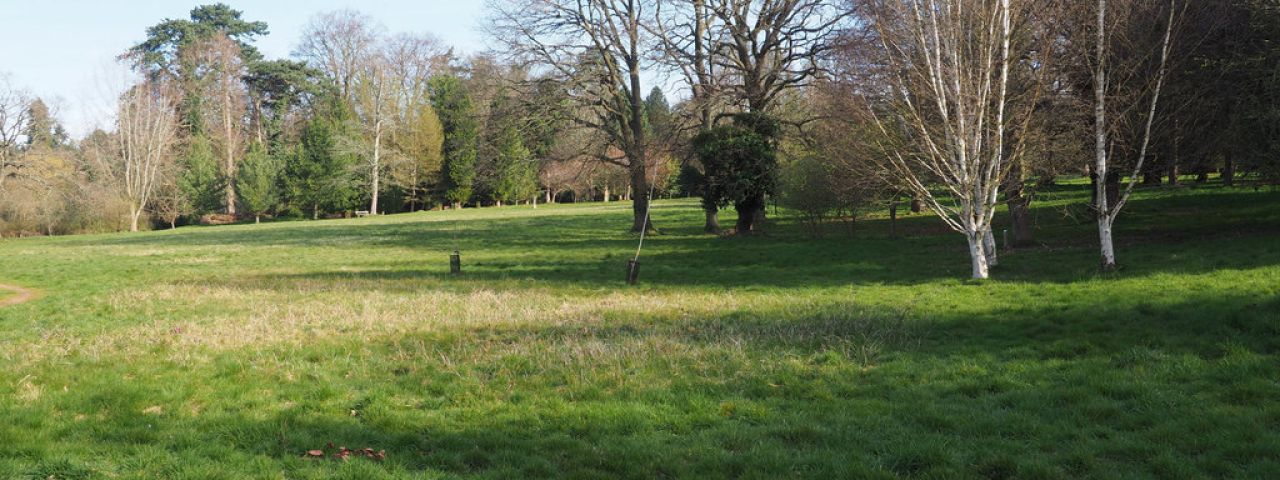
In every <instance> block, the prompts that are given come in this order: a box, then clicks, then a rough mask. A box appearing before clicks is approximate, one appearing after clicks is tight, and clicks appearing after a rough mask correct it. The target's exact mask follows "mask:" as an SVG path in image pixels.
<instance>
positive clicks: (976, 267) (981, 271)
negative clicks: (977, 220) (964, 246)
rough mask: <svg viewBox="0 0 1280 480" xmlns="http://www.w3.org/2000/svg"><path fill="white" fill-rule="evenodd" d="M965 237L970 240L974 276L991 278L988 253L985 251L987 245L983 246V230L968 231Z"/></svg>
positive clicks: (976, 277)
mask: <svg viewBox="0 0 1280 480" xmlns="http://www.w3.org/2000/svg"><path fill="white" fill-rule="evenodd" d="M965 238H966V239H967V240H968V241H969V259H970V261H971V263H972V265H973V278H975V279H986V278H989V277H990V276H991V273H990V269H989V268H988V265H987V253H986V251H984V250H985V247H984V246H983V243H984V241H983V232H977V231H971V232H966V233H965Z"/></svg>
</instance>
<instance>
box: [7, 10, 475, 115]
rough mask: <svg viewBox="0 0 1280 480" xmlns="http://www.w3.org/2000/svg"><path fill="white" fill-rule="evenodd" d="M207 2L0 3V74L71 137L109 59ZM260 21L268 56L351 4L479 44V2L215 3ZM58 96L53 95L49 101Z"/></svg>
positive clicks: (393, 24)
mask: <svg viewBox="0 0 1280 480" xmlns="http://www.w3.org/2000/svg"><path fill="white" fill-rule="evenodd" d="M204 3H215V0H209V1H185V0H183V1H173V0H167V1H161V0H0V26H2V27H0V73H7V74H9V75H11V76H12V80H13V83H15V84H17V85H18V86H20V87H24V88H27V89H28V90H30V91H31V92H32V93H34V94H36V95H38V96H40V97H44V98H48V99H51V103H53V104H54V105H55V107H56V108H57V109H58V114H59V117H60V118H61V119H62V120H63V123H65V124H66V125H67V127H68V128H69V129H71V131H72V132H73V134H75V135H77V136H79V135H82V134H84V133H86V132H85V130H87V129H89V128H91V127H92V126H93V125H92V124H93V120H94V119H93V118H92V117H93V116H94V115H93V114H91V113H90V112H88V111H86V110H87V107H86V104H87V103H90V102H91V100H93V98H92V97H93V96H95V95H98V94H99V89H98V88H97V87H96V86H95V82H96V81H97V80H98V78H99V77H101V75H102V73H101V72H103V71H104V70H105V69H107V68H109V66H110V64H111V61H112V59H113V58H114V57H115V56H116V55H118V54H120V53H121V52H123V51H124V50H126V49H128V48H129V47H130V46H132V45H133V44H135V43H137V42H139V41H141V40H142V38H143V36H144V34H145V32H146V28H147V27H149V26H151V25H154V24H156V23H159V22H160V21H161V20H162V19H165V18H187V16H188V13H189V12H190V11H191V9H192V8H193V7H195V6H197V5H200V4H204ZM222 3H226V4H228V5H231V6H232V8H235V9H237V10H241V11H243V12H244V16H245V18H246V19H249V20H261V21H265V22H267V24H268V25H269V26H270V27H271V34H270V35H268V36H267V37H265V38H262V39H259V40H258V42H257V45H258V48H259V49H260V50H262V52H263V53H264V54H265V55H266V56H267V57H269V58H281V57H287V56H288V55H289V53H290V52H291V51H292V50H293V47H294V45H296V44H297V42H298V37H299V35H300V34H301V33H300V32H301V31H302V27H303V26H304V25H305V24H306V23H307V21H308V20H309V19H310V18H311V17H312V15H314V14H316V13H318V12H325V11H332V10H338V9H342V8H352V9H355V10H359V11H361V12H363V13H365V14H368V15H369V16H371V17H373V18H374V19H375V20H377V21H379V22H381V23H382V24H383V25H385V26H386V27H387V30H388V31H390V32H429V33H432V34H434V35H435V36H437V37H439V38H440V39H442V40H444V41H445V42H446V43H448V44H450V45H453V46H455V47H457V49H458V51H459V52H460V53H471V52H478V51H482V50H484V49H485V41H484V36H483V34H482V33H480V30H479V27H480V25H481V23H482V20H483V17H484V2H483V1H481V0H364V1H354V0H222ZM53 99H60V100H53Z"/></svg>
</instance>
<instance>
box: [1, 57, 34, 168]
mask: <svg viewBox="0 0 1280 480" xmlns="http://www.w3.org/2000/svg"><path fill="white" fill-rule="evenodd" d="M30 105H31V95H29V94H28V93H27V92H26V91H24V90H21V89H19V88H17V87H15V86H13V85H12V84H11V83H10V80H9V77H8V76H7V75H3V74H0V188H3V187H4V182H5V180H6V179H9V178H11V177H16V176H18V175H21V174H22V173H23V170H24V169H26V168H27V164H26V162H25V160H24V159H23V158H22V156H21V155H20V153H21V152H19V146H20V142H21V141H22V136H23V135H24V134H25V133H26V131H27V123H28V122H29V120H30V109H29V108H28V107H29V106H30Z"/></svg>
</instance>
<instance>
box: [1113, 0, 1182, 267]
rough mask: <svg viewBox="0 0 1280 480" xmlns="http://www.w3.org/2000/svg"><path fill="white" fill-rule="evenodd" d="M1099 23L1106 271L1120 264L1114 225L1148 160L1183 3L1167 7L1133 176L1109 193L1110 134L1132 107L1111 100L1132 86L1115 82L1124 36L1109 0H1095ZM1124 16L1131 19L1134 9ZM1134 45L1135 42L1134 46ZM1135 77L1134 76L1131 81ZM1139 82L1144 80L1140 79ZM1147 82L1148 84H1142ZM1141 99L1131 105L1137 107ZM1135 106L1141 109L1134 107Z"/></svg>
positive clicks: (1174, 2)
mask: <svg viewBox="0 0 1280 480" xmlns="http://www.w3.org/2000/svg"><path fill="white" fill-rule="evenodd" d="M1118 3H1119V6H1120V7H1121V8H1132V5H1131V3H1130V2H1118ZM1096 8H1097V11H1096V12H1095V13H1096V15H1097V23H1096V24H1095V25H1094V28H1095V29H1096V31H1095V32H1094V35H1095V42H1096V43H1095V45H1094V57H1093V62H1094V64H1093V69H1092V70H1093V72H1092V75H1093V79H1092V81H1093V94H1094V98H1093V100H1094V105H1093V114H1094V166H1093V174H1094V176H1095V178H1096V179H1097V181H1096V182H1094V183H1095V184H1096V187H1095V188H1096V189H1097V190H1096V192H1095V193H1096V195H1097V200H1096V202H1095V203H1096V205H1095V207H1096V210H1097V216H1098V218H1097V220H1098V238H1099V245H1100V247H1101V250H1102V269H1103V270H1104V271H1110V270H1114V269H1115V268H1116V249H1115V241H1114V238H1113V227H1114V225H1115V222H1116V218H1117V217H1119V216H1120V211H1121V209H1123V208H1124V206H1125V204H1126V203H1128V202H1129V197H1130V196H1131V195H1132V194H1133V188H1134V186H1136V185H1137V184H1138V178H1139V175H1140V174H1141V173H1142V167H1143V164H1144V163H1145V162H1146V159H1147V158H1146V157H1147V147H1148V146H1149V145H1150V143H1151V132H1152V129H1153V127H1154V125H1155V119H1156V114H1157V112H1158V108H1159V105H1160V94H1161V91H1162V90H1163V89H1164V85H1165V81H1166V79H1167V78H1168V75H1169V52H1170V49H1171V48H1172V44H1173V40H1174V30H1175V25H1176V23H1177V21H1178V15H1179V8H1178V5H1177V0H1169V11H1168V17H1167V19H1166V23H1165V25H1164V28H1163V31H1164V35H1163V37H1162V39H1161V41H1160V45H1159V49H1158V50H1156V52H1158V53H1157V54H1158V55H1159V59H1158V60H1157V62H1156V73H1155V78H1154V82H1152V83H1150V92H1149V93H1148V94H1147V96H1149V97H1150V98H1149V103H1147V104H1146V105H1145V107H1146V108H1145V109H1142V112H1143V113H1145V114H1146V118H1145V119H1144V120H1143V122H1144V123H1143V129H1142V134H1141V138H1140V139H1138V148H1137V158H1136V159H1135V161H1134V162H1133V164H1134V165H1133V171H1132V172H1130V175H1129V181H1128V183H1127V184H1126V185H1125V187H1124V190H1123V191H1122V192H1118V193H1119V195H1118V196H1116V195H1115V194H1116V193H1117V192H1110V191H1108V189H1109V188H1110V187H1109V186H1108V183H1109V182H1108V181H1107V178H1108V175H1110V174H1111V167H1112V163H1113V162H1112V158H1110V157H1111V152H1112V151H1113V150H1114V148H1113V146H1114V145H1113V142H1112V139H1111V138H1110V135H1111V132H1112V131H1114V130H1115V129H1116V128H1117V126H1119V125H1120V124H1122V123H1123V122H1124V121H1125V120H1126V119H1125V118H1124V116H1125V112H1127V111H1129V110H1130V109H1124V110H1120V111H1119V112H1116V111H1115V110H1116V109H1115V107H1114V106H1112V105H1110V103H1111V102H1110V99H1111V98H1113V97H1115V96H1117V93H1118V91H1122V90H1132V89H1134V86H1133V85H1125V84H1124V83H1126V82H1124V81H1123V80H1122V81H1114V79H1113V77H1114V76H1115V75H1113V72H1112V70H1111V69H1112V65H1111V63H1110V62H1108V61H1107V59H1108V57H1109V56H1110V55H1111V49H1112V48H1113V47H1114V43H1115V42H1117V39H1118V38H1120V36H1119V35H1116V34H1115V32H1114V30H1115V29H1117V28H1121V25H1120V24H1118V23H1117V22H1114V21H1111V20H1109V19H1108V13H1109V12H1108V8H1109V4H1108V1H1107V0H1097V5H1096ZM1127 13H1129V14H1130V15H1126V16H1125V17H1129V18H1132V12H1127ZM1130 47H1132V45H1130ZM1120 78H1133V77H1132V76H1127V75H1126V76H1121V77H1120ZM1130 81H1134V80H1130ZM1137 81H1138V82H1141V81H1142V80H1137ZM1144 86H1145V85H1144ZM1138 90H1142V88H1141V86H1140V87H1138ZM1131 98H1142V95H1132V96H1131ZM1136 102H1137V101H1135V103H1134V104H1133V105H1132V106H1133V107H1136V106H1137V103H1136ZM1133 110H1137V109H1136V108H1134V109H1133ZM1109 196H1116V198H1117V200H1116V202H1115V203H1114V204H1112V203H1111V201H1110V199H1109Z"/></svg>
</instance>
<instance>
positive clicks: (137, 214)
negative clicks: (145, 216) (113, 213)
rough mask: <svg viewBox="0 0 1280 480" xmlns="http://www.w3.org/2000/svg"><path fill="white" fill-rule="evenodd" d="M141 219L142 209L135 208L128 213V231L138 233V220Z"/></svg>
mask: <svg viewBox="0 0 1280 480" xmlns="http://www.w3.org/2000/svg"><path fill="white" fill-rule="evenodd" d="M141 217H142V208H141V207H135V208H133V209H132V211H131V212H129V231H130V232H136V231H138V220H139V219H140V218H141Z"/></svg>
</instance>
